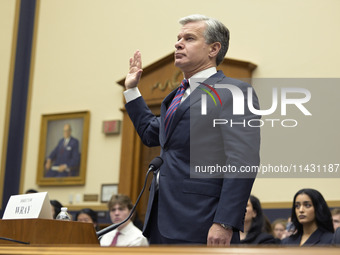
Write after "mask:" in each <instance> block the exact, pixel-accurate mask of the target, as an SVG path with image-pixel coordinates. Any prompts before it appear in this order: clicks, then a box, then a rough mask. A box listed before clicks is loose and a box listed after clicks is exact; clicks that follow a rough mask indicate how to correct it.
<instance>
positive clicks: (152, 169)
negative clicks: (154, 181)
mask: <svg viewBox="0 0 340 255" xmlns="http://www.w3.org/2000/svg"><path fill="white" fill-rule="evenodd" d="M155 160H156V161H155ZM154 161H155V162H157V163H160V164H157V163H155V164H153V162H154ZM162 163H163V160H162V158H160V157H156V158H154V159H153V160H152V161H151V163H150V167H149V170H148V171H147V173H146V176H145V180H144V185H143V188H142V191H141V192H140V193H139V196H138V198H137V200H136V203H135V204H134V206H133V207H132V209H131V212H130V214H129V216H128V217H127V218H126V219H125V220H123V221H122V222H119V223H116V224H112V225H110V226H108V227H106V228H104V229H102V230H99V231H98V232H96V234H97V237H98V240H100V238H101V237H102V236H103V235H105V234H106V233H108V232H110V231H112V230H115V229H116V228H118V227H119V226H121V225H123V224H124V223H125V222H127V221H128V220H129V219H130V218H131V217H132V215H133V213H134V212H135V210H136V206H137V205H138V202H139V200H140V198H141V197H142V195H143V193H144V190H145V187H146V183H147V181H148V177H149V174H150V173H151V172H153V171H155V170H157V169H158V168H159V167H160V166H161V164H162Z"/></svg>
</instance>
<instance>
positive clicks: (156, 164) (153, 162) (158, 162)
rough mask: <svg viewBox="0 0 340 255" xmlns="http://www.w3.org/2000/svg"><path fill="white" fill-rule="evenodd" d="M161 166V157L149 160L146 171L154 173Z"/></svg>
mask: <svg viewBox="0 0 340 255" xmlns="http://www.w3.org/2000/svg"><path fill="white" fill-rule="evenodd" d="M162 164H163V159H162V158H161V157H155V158H154V159H153V160H151V162H150V165H149V170H148V171H153V172H154V171H156V170H157V169H158V168H160V167H161V165H162Z"/></svg>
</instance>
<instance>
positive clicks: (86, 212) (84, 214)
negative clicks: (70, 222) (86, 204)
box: [76, 208, 99, 231]
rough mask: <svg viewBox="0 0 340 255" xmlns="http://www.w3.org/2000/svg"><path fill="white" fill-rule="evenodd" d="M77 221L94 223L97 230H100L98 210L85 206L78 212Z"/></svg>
mask: <svg viewBox="0 0 340 255" xmlns="http://www.w3.org/2000/svg"><path fill="white" fill-rule="evenodd" d="M76 221H80V222H87V223H92V224H93V227H94V228H95V230H96V231H98V230H99V226H98V216H97V212H95V211H93V210H92V209H90V208H84V209H81V210H80V211H79V212H77V214H76Z"/></svg>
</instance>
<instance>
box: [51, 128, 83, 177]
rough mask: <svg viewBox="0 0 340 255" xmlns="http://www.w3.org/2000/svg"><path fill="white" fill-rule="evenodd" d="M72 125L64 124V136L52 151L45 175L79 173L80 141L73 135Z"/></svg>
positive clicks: (58, 175)
mask: <svg viewBox="0 0 340 255" xmlns="http://www.w3.org/2000/svg"><path fill="white" fill-rule="evenodd" d="M71 131H72V129H71V125H70V124H65V125H64V137H63V138H62V139H60V141H59V143H58V145H57V146H56V147H55V148H54V150H53V151H52V152H51V154H50V155H49V157H48V158H47V160H46V163H45V169H46V171H47V172H46V174H45V177H67V176H78V175H79V164H80V154H79V142H78V140H77V139H76V138H74V137H72V136H71Z"/></svg>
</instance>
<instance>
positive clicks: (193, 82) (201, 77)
mask: <svg viewBox="0 0 340 255" xmlns="http://www.w3.org/2000/svg"><path fill="white" fill-rule="evenodd" d="M215 73H217V70H216V67H214V66H213V67H210V68H208V69H205V70H203V71H200V72H198V73H195V74H194V75H193V76H191V77H190V78H189V84H190V88H191V92H192V91H193V90H194V89H195V88H196V87H197V86H199V85H200V82H203V81H205V80H206V79H207V78H209V77H210V76H212V75H214V74H215Z"/></svg>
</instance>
